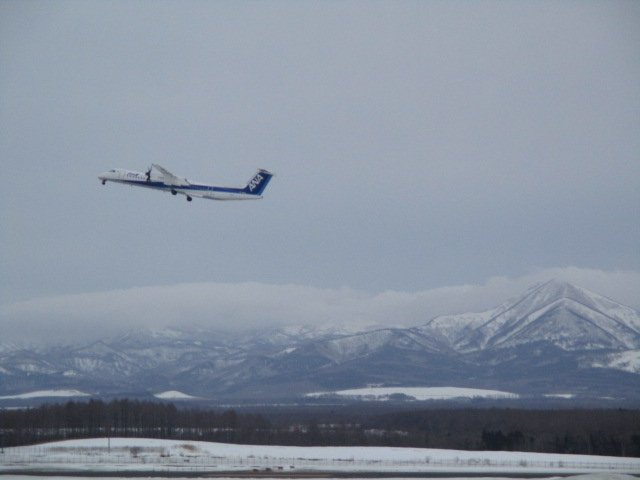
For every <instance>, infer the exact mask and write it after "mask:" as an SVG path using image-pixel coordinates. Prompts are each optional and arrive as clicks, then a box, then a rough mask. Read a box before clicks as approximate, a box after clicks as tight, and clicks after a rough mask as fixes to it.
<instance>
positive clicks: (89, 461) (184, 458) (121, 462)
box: [0, 438, 640, 476]
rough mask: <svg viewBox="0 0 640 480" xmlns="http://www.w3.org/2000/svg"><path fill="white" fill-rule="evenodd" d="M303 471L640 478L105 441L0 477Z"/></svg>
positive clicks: (550, 468) (359, 454)
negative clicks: (31, 474) (119, 473)
mask: <svg viewBox="0 0 640 480" xmlns="http://www.w3.org/2000/svg"><path fill="white" fill-rule="evenodd" d="M36 471H40V472H58V473H64V472H69V473H70V472H117V471H122V472H126V471H130V472H134V471H137V472H174V473H175V472H211V473H222V472H237V473H239V472H249V473H251V472H265V471H266V472H268V471H271V472H274V473H278V472H280V473H285V472H286V473H287V474H289V475H295V474H297V473H303V472H309V471H312V472H341V473H348V474H354V475H359V474H364V473H373V472H376V473H383V474H389V473H393V474H394V475H399V476H402V474H403V473H407V474H409V473H413V474H415V473H424V474H429V475H434V474H435V475H437V474H440V473H442V474H457V473H459V474H464V475H473V474H478V476H496V475H497V476H509V475H510V474H515V475H525V474H526V475H533V476H536V475H537V476H553V475H572V474H585V473H620V474H636V475H637V474H640V459H630V458H618V457H597V456H587V455H556V454H540V453H520V452H469V451H456V450H437V449H424V448H393V447H285V446H257V445H232V444H222V443H209V442H193V441H176V440H157V439H138V438H112V439H110V440H108V439H106V438H99V439H84V440H67V441H61V442H53V443H48V444H42V445H37V446H30V447H13V448H5V449H4V453H3V454H0V472H4V473H29V472H36Z"/></svg>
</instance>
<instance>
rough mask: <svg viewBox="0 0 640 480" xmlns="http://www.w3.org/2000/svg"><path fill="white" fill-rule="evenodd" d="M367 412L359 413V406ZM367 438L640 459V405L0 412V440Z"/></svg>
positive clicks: (72, 407) (99, 405) (329, 441)
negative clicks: (545, 407) (630, 406)
mask: <svg viewBox="0 0 640 480" xmlns="http://www.w3.org/2000/svg"><path fill="white" fill-rule="evenodd" d="M354 412H359V413H354ZM107 436H110V437H147V438H165V439H181V440H200V441H214V442H228V443H241V444H265V445H302V446H310V445H323V446H324V445H335V446H337V445H362V446H401V447H425V448H446V449H459V450H506V451H523V452H545V453H572V454H588V455H612V456H628V457H640V410H636V409H566V410H527V409H510V408H487V409H480V408H451V409H448V408H443V409H404V410H396V411H394V410H392V409H389V410H388V411H375V412H370V411H367V410H366V409H358V408H357V407H354V408H352V409H351V410H349V411H345V410H343V409H334V410H331V411H329V412H327V411H322V412H320V411H314V410H313V409H312V408H310V409H306V410H304V411H299V410H298V411H293V410H291V411H288V410H287V409H284V410H279V411H277V412H275V411H271V410H269V409H265V410H264V411H263V412H259V413H255V412H237V411H236V410H233V409H227V410H221V411H215V410H214V409H208V408H177V407H176V406H175V405H174V404H173V403H163V402H153V401H140V400H129V399H116V400H111V401H109V402H105V401H102V400H95V399H93V400H90V401H88V402H75V401H69V402H67V403H64V404H48V405H42V406H39V407H36V408H28V409H18V410H2V411H0V446H2V447H3V448H4V447H10V446H18V445H28V444H35V443H41V442H46V441H53V440H61V439H71V438H91V437H107Z"/></svg>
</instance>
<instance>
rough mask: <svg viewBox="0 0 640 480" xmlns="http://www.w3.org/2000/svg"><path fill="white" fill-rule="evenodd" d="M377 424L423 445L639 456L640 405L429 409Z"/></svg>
mask: <svg viewBox="0 0 640 480" xmlns="http://www.w3.org/2000/svg"><path fill="white" fill-rule="evenodd" d="M372 424H374V425H376V426H377V427H378V428H380V429H382V430H383V431H385V430H387V429H397V430H399V431H402V432H405V433H406V437H404V438H405V439H406V442H407V444H411V445H412V446H419V447H430V448H451V449H462V450H507V451H522V452H541V453H571V454H584V455H611V456H627V457H640V410H623V409H618V410H615V409H567V410H524V409H478V410H475V409H460V410H424V411H405V412H400V413H390V414H384V415H379V416H377V417H376V418H375V419H372ZM402 438H403V437H399V439H402Z"/></svg>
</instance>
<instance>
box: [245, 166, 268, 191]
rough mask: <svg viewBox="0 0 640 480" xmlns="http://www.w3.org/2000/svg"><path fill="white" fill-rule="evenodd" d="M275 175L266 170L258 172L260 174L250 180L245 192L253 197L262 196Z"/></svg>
mask: <svg viewBox="0 0 640 480" xmlns="http://www.w3.org/2000/svg"><path fill="white" fill-rule="evenodd" d="M272 176H273V174H272V173H271V172H268V171H266V170H258V173H256V174H255V176H254V177H253V178H252V179H251V180H249V183H247V186H246V187H245V191H246V192H247V193H250V194H251V195H262V192H263V191H264V189H265V188H267V183H269V180H271V177H272Z"/></svg>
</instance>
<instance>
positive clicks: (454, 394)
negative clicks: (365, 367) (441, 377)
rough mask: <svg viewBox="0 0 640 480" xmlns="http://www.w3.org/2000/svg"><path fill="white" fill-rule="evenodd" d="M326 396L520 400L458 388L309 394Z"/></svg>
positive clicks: (509, 394) (375, 388)
mask: <svg viewBox="0 0 640 480" xmlns="http://www.w3.org/2000/svg"><path fill="white" fill-rule="evenodd" d="M325 395H338V396H341V397H347V398H352V399H358V400H378V401H380V400H382V401H384V400H390V399H392V398H393V396H394V395H404V396H406V397H408V398H411V399H413V400H420V401H424V400H451V399H454V398H492V399H499V398H518V395H517V394H515V393H511V392H502V391H499V390H480V389H477V388H458V387H367V388H355V389H350V390H339V391H337V392H317V393H309V394H307V396H308V397H322V396H325Z"/></svg>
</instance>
